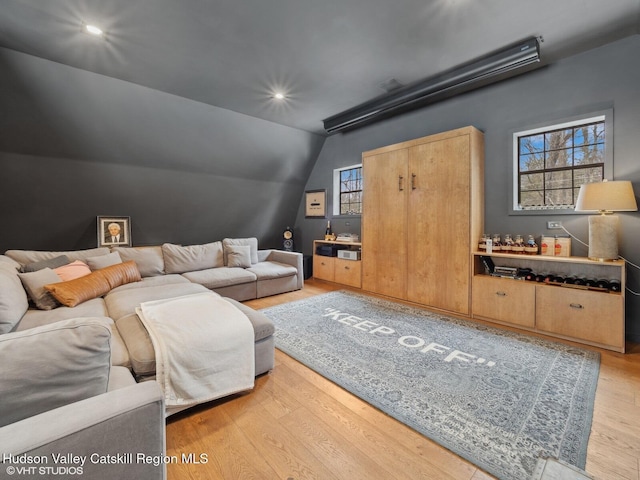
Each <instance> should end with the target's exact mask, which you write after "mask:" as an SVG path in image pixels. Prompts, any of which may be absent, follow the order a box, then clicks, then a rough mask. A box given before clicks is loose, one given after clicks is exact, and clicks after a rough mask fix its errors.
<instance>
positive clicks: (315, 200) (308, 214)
mask: <svg viewBox="0 0 640 480" xmlns="http://www.w3.org/2000/svg"><path fill="white" fill-rule="evenodd" d="M304 197H305V201H304V205H305V208H304V216H305V218H325V217H326V215H327V191H326V190H307V191H306V192H305V193H304Z"/></svg>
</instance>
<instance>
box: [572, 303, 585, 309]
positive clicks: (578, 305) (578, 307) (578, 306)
mask: <svg viewBox="0 0 640 480" xmlns="http://www.w3.org/2000/svg"><path fill="white" fill-rule="evenodd" d="M569 306H570V307H571V308H577V309H578V310H581V309H583V308H584V307H583V306H582V305H580V304H579V303H570V304H569Z"/></svg>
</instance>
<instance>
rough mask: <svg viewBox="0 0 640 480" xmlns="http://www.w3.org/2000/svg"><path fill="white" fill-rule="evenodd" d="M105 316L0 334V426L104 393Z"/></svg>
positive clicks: (107, 365)
mask: <svg viewBox="0 0 640 480" xmlns="http://www.w3.org/2000/svg"><path fill="white" fill-rule="evenodd" d="M107 320H108V319H100V320H99V319H91V318H79V319H72V320H64V321H61V322H56V323H54V324H51V325H46V326H43V327H36V328H31V329H29V330H25V331H22V332H13V333H9V334H7V335H1V336H0V359H2V360H1V361H0V385H2V409H0V427H1V426H3V425H8V424H10V423H14V422H17V421H18V420H22V419H24V418H28V417H31V416H33V415H37V414H39V413H42V412H45V411H48V410H51V409H54V408H57V407H61V406H62V405H67V404H70V403H73V402H77V401H80V400H83V399H85V398H89V397H93V396H95V395H100V394H102V393H105V392H106V391H107V386H108V380H109V370H110V368H111V330H110V327H109V323H107ZM9 360H10V361H9Z"/></svg>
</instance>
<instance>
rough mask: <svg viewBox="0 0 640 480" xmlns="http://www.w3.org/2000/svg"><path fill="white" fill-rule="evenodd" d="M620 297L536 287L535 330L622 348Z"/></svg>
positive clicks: (622, 307) (621, 302) (541, 286)
mask: <svg viewBox="0 0 640 480" xmlns="http://www.w3.org/2000/svg"><path fill="white" fill-rule="evenodd" d="M623 301H624V298H623V297H622V295H617V294H612V293H602V292H590V291H582V290H572V289H569V288H562V287H551V286H544V285H538V286H536V302H537V308H536V327H537V328H538V329H539V330H541V331H546V332H550V333H556V334H559V335H565V336H568V337H573V338H577V339H580V340H587V341H589V342H594V343H599V344H602V345H610V346H614V347H618V348H624V320H623V319H624V304H623Z"/></svg>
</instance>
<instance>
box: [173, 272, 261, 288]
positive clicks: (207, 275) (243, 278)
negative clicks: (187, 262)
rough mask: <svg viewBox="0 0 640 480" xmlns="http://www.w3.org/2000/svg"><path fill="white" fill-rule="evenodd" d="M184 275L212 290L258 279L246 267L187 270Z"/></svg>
mask: <svg viewBox="0 0 640 480" xmlns="http://www.w3.org/2000/svg"><path fill="white" fill-rule="evenodd" d="M182 276H183V277H184V278H186V279H188V280H189V281H191V282H193V283H197V284H200V285H203V286H205V287H207V288H209V289H211V290H213V289H216V288H222V287H230V286H232V285H240V284H243V283H251V282H255V281H256V280H257V277H256V275H255V273H252V272H250V271H249V270H246V269H244V268H235V267H219V268H210V269H208V270H200V271H197V272H186V273H183V274H182Z"/></svg>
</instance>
